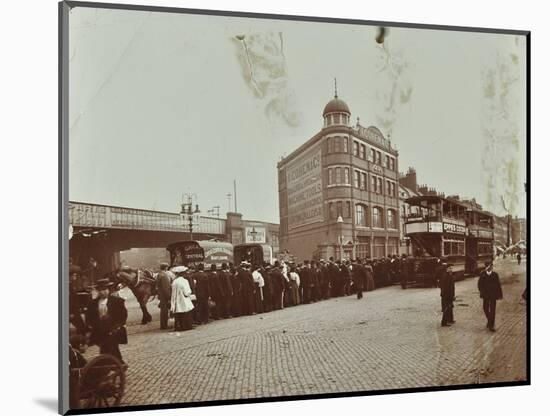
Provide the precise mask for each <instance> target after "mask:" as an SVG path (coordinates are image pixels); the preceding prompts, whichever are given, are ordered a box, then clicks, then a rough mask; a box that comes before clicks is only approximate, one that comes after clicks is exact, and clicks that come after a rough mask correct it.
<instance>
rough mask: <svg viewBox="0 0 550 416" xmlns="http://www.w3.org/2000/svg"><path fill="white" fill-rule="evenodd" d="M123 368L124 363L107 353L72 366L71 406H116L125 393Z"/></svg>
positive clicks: (80, 407)
mask: <svg viewBox="0 0 550 416" xmlns="http://www.w3.org/2000/svg"><path fill="white" fill-rule="evenodd" d="M126 369H127V366H126V365H124V364H122V363H121V362H120V361H119V360H118V359H117V358H115V357H113V356H112V355H110V354H100V355H98V356H96V357H94V358H93V359H91V360H90V361H89V362H88V363H87V364H86V365H85V366H84V367H82V368H73V369H71V370H70V381H69V389H70V392H69V396H70V407H71V409H93V408H106V407H113V406H118V405H119V404H120V401H121V400H122V396H123V395H124V386H125V383H126Z"/></svg>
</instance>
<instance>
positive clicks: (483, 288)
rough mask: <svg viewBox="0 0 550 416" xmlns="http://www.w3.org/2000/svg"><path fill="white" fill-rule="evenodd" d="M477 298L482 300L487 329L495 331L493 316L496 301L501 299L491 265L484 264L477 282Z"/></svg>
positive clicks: (498, 284) (497, 279) (499, 289)
mask: <svg viewBox="0 0 550 416" xmlns="http://www.w3.org/2000/svg"><path fill="white" fill-rule="evenodd" d="M477 287H478V289H479V296H480V297H481V298H482V299H483V312H485V316H486V317H487V328H489V329H490V330H491V331H493V332H494V331H495V315H496V307H497V300H499V299H502V287H501V286H500V278H499V276H498V273H497V272H495V271H493V263H491V262H487V263H485V270H483V271H482V272H481V274H480V275H479V280H478V281H477Z"/></svg>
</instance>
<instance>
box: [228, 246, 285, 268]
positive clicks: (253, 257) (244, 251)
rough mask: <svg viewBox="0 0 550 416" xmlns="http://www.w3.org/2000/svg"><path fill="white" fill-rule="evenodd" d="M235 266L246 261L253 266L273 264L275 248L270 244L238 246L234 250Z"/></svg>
mask: <svg viewBox="0 0 550 416" xmlns="http://www.w3.org/2000/svg"><path fill="white" fill-rule="evenodd" d="M233 252H234V255H235V264H239V263H240V262H242V261H246V262H248V263H250V264H253V265H262V264H264V263H268V264H273V263H274V260H275V259H274V258H273V248H272V247H271V246H270V245H269V244H258V243H246V244H237V245H235V248H234V249H233Z"/></svg>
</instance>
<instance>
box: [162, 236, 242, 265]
mask: <svg viewBox="0 0 550 416" xmlns="http://www.w3.org/2000/svg"><path fill="white" fill-rule="evenodd" d="M167 249H168V251H170V256H171V265H172V266H181V265H185V266H188V265H190V264H197V263H204V264H205V266H210V265H212V264H215V265H216V266H221V264H222V263H231V262H233V246H232V245H231V244H230V243H226V242H221V241H219V242H218V241H216V242H214V241H184V242H179V243H174V244H171V245H170V246H168V248H167Z"/></svg>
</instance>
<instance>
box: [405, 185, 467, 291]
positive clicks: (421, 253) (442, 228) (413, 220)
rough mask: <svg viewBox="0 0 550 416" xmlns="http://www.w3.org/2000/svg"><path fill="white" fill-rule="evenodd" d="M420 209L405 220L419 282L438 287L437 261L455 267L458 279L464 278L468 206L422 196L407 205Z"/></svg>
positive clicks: (454, 201) (416, 276)
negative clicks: (436, 275) (436, 280)
mask: <svg viewBox="0 0 550 416" xmlns="http://www.w3.org/2000/svg"><path fill="white" fill-rule="evenodd" d="M405 202H406V203H407V204H409V205H410V206H412V207H418V209H417V210H415V211H416V213H414V214H411V215H409V216H408V217H407V218H406V219H405V235H406V236H407V237H409V238H410V240H411V243H412V248H413V255H414V258H415V266H414V269H415V276H414V279H415V280H416V281H417V282H420V283H424V284H435V272H436V268H437V265H438V259H440V258H445V260H446V262H448V263H451V264H452V265H453V274H454V275H455V279H456V278H461V277H463V276H464V271H465V263H466V257H465V253H466V235H467V228H466V221H465V214H466V206H465V205H464V204H462V203H461V202H460V201H458V200H454V199H451V198H445V197H443V196H440V195H422V196H414V197H411V198H408V199H407V200H406V201H405Z"/></svg>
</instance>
